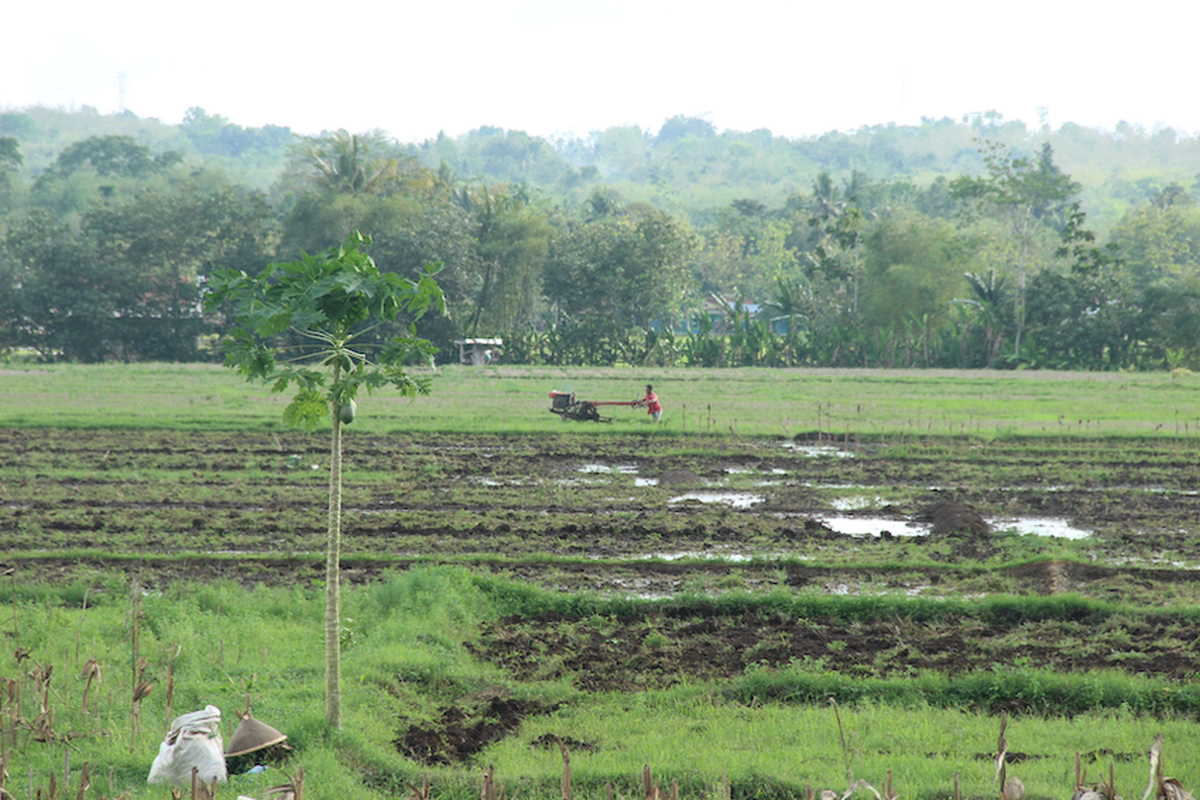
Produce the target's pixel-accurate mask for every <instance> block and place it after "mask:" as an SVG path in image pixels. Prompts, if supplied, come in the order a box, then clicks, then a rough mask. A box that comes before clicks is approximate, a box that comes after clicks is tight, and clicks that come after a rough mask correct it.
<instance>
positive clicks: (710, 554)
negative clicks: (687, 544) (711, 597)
mask: <svg viewBox="0 0 1200 800" xmlns="http://www.w3.org/2000/svg"><path fill="white" fill-rule="evenodd" d="M756 558H758V559H766V558H770V556H769V555H767V554H759V555H756V556H752V555H747V554H746V553H738V552H735V551H732V550H721V549H714V550H703V551H700V550H683V551H676V552H672V553H650V554H649V555H646V556H643V557H642V560H643V561H683V560H685V559H691V560H696V561H734V562H737V563H742V562H746V561H751V560H753V559H756Z"/></svg>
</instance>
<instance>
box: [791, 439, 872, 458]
mask: <svg viewBox="0 0 1200 800" xmlns="http://www.w3.org/2000/svg"><path fill="white" fill-rule="evenodd" d="M782 446H783V449H784V450H791V451H792V452H793V453H798V454H799V455H802V456H806V457H808V458H854V453H851V452H850V451H849V450H843V449H842V448H840V447H837V446H836V445H832V444H809V443H807V442H783V444H782Z"/></svg>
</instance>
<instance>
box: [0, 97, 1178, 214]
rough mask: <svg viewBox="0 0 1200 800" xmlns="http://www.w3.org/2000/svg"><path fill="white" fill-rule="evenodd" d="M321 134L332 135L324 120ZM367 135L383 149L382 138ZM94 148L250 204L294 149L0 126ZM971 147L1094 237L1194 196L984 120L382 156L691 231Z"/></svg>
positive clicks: (1110, 135)
mask: <svg viewBox="0 0 1200 800" xmlns="http://www.w3.org/2000/svg"><path fill="white" fill-rule="evenodd" d="M331 126H332V127H331V129H330V130H334V129H335V128H336V120H331ZM352 133H353V132H352ZM373 133H374V134H375V135H377V136H379V137H380V138H383V139H385V140H386V135H385V134H383V133H382V132H378V131H376V132H373ZM104 135H128V136H132V137H133V138H134V139H136V140H137V141H138V142H139V143H141V144H143V145H146V146H148V147H149V148H150V149H151V150H153V151H156V152H162V151H166V150H171V151H175V152H178V153H180V154H181V155H183V156H184V158H185V159H187V160H190V161H197V160H199V161H203V162H205V163H207V164H208V165H209V166H211V167H217V168H220V169H223V170H225V171H226V172H228V173H229V175H230V177H231V178H232V179H233V180H234V181H235V182H238V183H242V184H245V185H248V186H252V187H254V188H258V189H261V190H264V191H266V190H269V189H270V188H271V187H272V186H274V185H275V184H276V182H277V180H278V179H279V177H280V175H281V174H282V173H283V171H284V169H285V166H286V164H287V160H288V157H289V153H290V150H289V147H290V146H291V145H293V144H295V143H296V142H297V141H298V140H299V139H300V137H298V136H296V135H295V134H294V133H293V132H292V131H291V130H289V129H288V128H286V127H282V126H274V125H267V126H264V127H262V128H243V127H242V126H239V125H237V124H234V123H232V122H230V121H229V120H227V119H225V118H223V117H221V116H220V115H218V114H208V113H206V112H205V111H204V110H203V109H199V108H194V109H192V110H191V111H189V113H188V115H187V117H186V118H185V119H184V121H183V122H182V123H181V124H180V125H166V124H164V123H161V122H159V121H157V120H154V119H141V118H139V117H137V116H136V115H134V114H132V113H128V112H127V113H125V114H118V115H101V114H98V113H96V112H95V111H94V110H91V109H88V108H86V107H85V108H84V109H82V110H79V111H75V112H68V111H64V110H62V109H50V108H41V107H35V108H26V109H18V110H10V111H6V112H4V113H0V137H13V138H16V139H17V140H18V141H19V142H20V147H21V153H22V155H23V156H24V165H23V171H24V173H25V175H26V177H27V178H36V177H37V176H38V175H39V174H40V173H42V172H43V171H45V170H46V169H48V168H49V167H50V166H51V165H52V164H53V163H54V161H55V159H56V158H57V157H58V156H59V154H60V153H61V152H62V150H63V149H65V148H66V147H67V146H69V145H70V144H72V143H73V142H76V141H80V140H83V139H87V138H89V137H94V136H104ZM980 139H988V140H993V141H999V142H1002V143H1004V144H1006V145H1008V146H1009V147H1011V148H1012V151H1013V153H1014V154H1016V155H1025V156H1029V155H1032V154H1033V153H1035V152H1036V151H1037V150H1038V149H1039V148H1040V147H1041V146H1042V144H1043V143H1045V142H1049V143H1050V145H1051V146H1052V147H1053V149H1054V155H1055V161H1056V163H1057V164H1058V165H1059V167H1060V168H1061V169H1062V170H1063V171H1064V172H1066V173H1067V174H1069V175H1071V176H1072V177H1073V178H1074V180H1076V181H1077V182H1079V184H1080V185H1081V187H1082V189H1081V192H1080V197H1079V199H1080V203H1081V206H1082V207H1083V209H1084V210H1085V211H1086V212H1087V213H1088V215H1089V219H1090V220H1091V222H1092V223H1093V225H1095V226H1096V228H1097V229H1098V230H1101V231H1104V230H1106V229H1107V228H1108V227H1109V226H1110V225H1111V224H1112V223H1114V222H1115V221H1116V220H1117V219H1119V218H1120V216H1121V215H1122V214H1123V213H1124V212H1125V210H1126V209H1127V208H1129V207H1130V206H1132V205H1136V204H1137V203H1139V202H1142V201H1145V200H1148V199H1151V198H1153V197H1154V196H1155V195H1156V194H1157V193H1159V192H1160V191H1161V190H1162V189H1163V188H1164V187H1166V186H1168V185H1170V184H1171V183H1176V184H1179V185H1180V186H1182V187H1184V188H1187V189H1188V190H1189V191H1191V192H1192V193H1193V194H1200V192H1198V191H1197V189H1200V137H1188V136H1181V135H1177V134H1176V133H1175V132H1174V131H1172V130H1170V129H1164V130H1145V129H1142V128H1139V127H1135V126H1131V125H1128V124H1125V123H1120V124H1118V125H1117V126H1116V127H1115V129H1114V130H1111V131H1102V130H1096V129H1092V128H1085V127H1082V126H1079V125H1075V124H1072V123H1066V124H1063V125H1061V126H1059V127H1058V128H1056V129H1053V130H1050V129H1049V128H1036V127H1031V126H1028V125H1026V124H1025V123H1023V122H1020V121H1016V120H1013V121H1005V120H1004V119H1003V117H1002V116H1001V115H1000V114H998V113H996V112H988V113H985V114H974V115H969V116H967V117H964V118H963V119H961V120H952V119H950V118H948V117H944V118H942V119H940V120H933V119H926V120H924V121H923V122H922V124H921V125H919V126H901V125H877V126H873V127H864V128H861V129H859V130H856V131H848V132H838V131H831V132H829V133H826V134H824V135H821V136H815V137H809V138H803V139H789V138H784V137H779V136H774V135H772V133H771V132H770V131H769V130H766V129H759V130H755V131H751V132H739V131H718V130H717V129H716V128H715V127H714V126H713V125H712V124H711V123H710V122H708V121H707V120H704V119H699V118H695V117H682V116H681V117H674V118H672V119H669V120H667V121H665V122H664V124H663V125H662V127H661V128H659V130H657V131H650V130H642V129H639V128H637V127H632V126H630V127H615V128H609V129H607V130H604V131H596V132H593V133H592V134H591V135H589V136H587V137H583V138H570V139H557V140H547V139H544V138H540V137H537V136H531V135H529V134H527V133H524V132H522V131H519V130H504V129H501V128H494V127H482V128H479V129H477V130H474V131H471V132H470V133H467V134H464V135H461V136H457V137H450V136H446V135H444V134H443V135H439V136H437V137H436V138H433V139H429V140H426V141H424V142H420V143H398V142H392V145H391V146H392V148H393V150H394V152H395V153H396V154H401V153H403V154H407V155H410V156H413V157H415V158H417V159H418V160H419V161H420V163H421V164H423V165H424V166H426V167H429V168H431V169H434V170H437V169H443V170H445V169H448V170H450V171H451V173H452V174H453V175H454V177H455V178H457V179H458V180H460V181H465V182H480V183H496V182H503V183H509V184H523V185H526V186H528V187H531V188H535V189H536V190H538V191H540V192H541V193H543V194H544V195H545V196H546V197H547V198H550V199H552V200H554V201H555V202H558V203H560V204H562V205H563V206H564V207H566V208H567V209H569V210H570V209H575V208H578V207H579V206H580V205H581V204H582V203H583V202H584V201H585V200H587V198H588V197H590V196H591V195H592V194H593V193H594V191H595V190H596V188H597V187H598V186H602V187H605V188H606V189H608V190H610V191H612V192H614V193H615V194H616V195H617V196H619V197H621V198H622V199H623V201H625V202H644V203H648V204H650V205H652V206H654V207H657V208H660V209H663V210H666V211H669V212H671V213H672V214H676V215H679V216H682V217H685V218H686V219H688V221H690V222H691V223H693V224H696V225H700V226H704V225H711V224H715V222H716V214H717V209H720V208H723V207H727V206H729V205H730V204H731V203H732V202H733V201H735V200H740V199H751V200H753V201H755V202H757V203H761V204H763V205H765V206H766V207H767V208H779V207H781V206H783V205H784V203H785V202H786V200H787V198H788V197H790V196H792V195H794V194H797V193H803V192H807V191H809V190H810V189H811V187H812V184H813V181H814V180H815V179H816V178H817V176H818V174H820V173H821V172H825V173H828V174H830V175H831V176H832V177H833V178H834V179H835V180H838V181H841V180H845V179H847V178H849V176H850V175H851V174H852V173H855V172H857V173H859V174H861V175H862V176H863V177H864V178H866V179H868V180H870V181H873V182H890V183H893V184H897V185H900V186H903V185H905V184H910V183H911V184H913V185H915V186H918V187H928V186H929V185H930V184H932V183H933V182H934V181H935V180H936V179H937V178H938V177H939V176H941V177H945V178H947V179H952V178H953V177H955V176H957V175H961V174H977V173H979V172H980V171H982V169H983V162H982V161H981V159H980V156H979V150H978V146H977V142H978V140H980Z"/></svg>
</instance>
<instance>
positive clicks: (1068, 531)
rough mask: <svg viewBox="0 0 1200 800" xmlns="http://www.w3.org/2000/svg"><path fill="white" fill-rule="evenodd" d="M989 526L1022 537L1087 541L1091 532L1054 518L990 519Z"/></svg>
mask: <svg viewBox="0 0 1200 800" xmlns="http://www.w3.org/2000/svg"><path fill="white" fill-rule="evenodd" d="M987 524H988V525H989V526H991V529H992V530H993V531H995V532H1001V531H1009V532H1012V533H1019V534H1021V535H1022V536H1051V537H1054V538H1057V539H1086V538H1088V537H1089V536H1091V535H1092V532H1091V531H1084V530H1080V529H1079V528H1074V527H1072V526H1071V524H1070V523H1069V522H1067V521H1066V520H1065V519H1056V518H1054V517H1020V518H1018V517H1002V518H999V519H989V520H988V521H987Z"/></svg>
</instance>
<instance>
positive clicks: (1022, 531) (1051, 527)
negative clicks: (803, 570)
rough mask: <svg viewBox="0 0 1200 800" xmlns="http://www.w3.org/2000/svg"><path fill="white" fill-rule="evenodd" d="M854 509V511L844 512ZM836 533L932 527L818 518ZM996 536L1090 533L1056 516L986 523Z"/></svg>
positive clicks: (915, 532)
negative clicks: (1009, 534)
mask: <svg viewBox="0 0 1200 800" xmlns="http://www.w3.org/2000/svg"><path fill="white" fill-rule="evenodd" d="M842 510H853V509H842ZM818 519H819V520H820V521H821V522H823V523H824V524H825V525H826V526H828V527H829V529H830V530H832V531H833V532H835V533H840V534H843V535H845V536H858V537H878V536H881V535H883V532H884V531H886V532H887V533H889V534H891V535H892V536H928V535H929V530H930V527H931V525H930V524H929V523H927V522H911V521H908V520H897V519H888V518H886V517H850V516H840V515H832V516H823V517H818ZM986 522H987V524H988V526H989V527H990V528H991V530H992V532H993V533H1015V534H1018V535H1020V536H1046V537H1051V538H1058V539H1086V538H1088V537H1090V536H1091V535H1092V532H1091V531H1085V530H1080V529H1079V528H1075V527H1072V526H1071V524H1070V523H1068V522H1067V521H1066V520H1064V519H1056V518H1053V517H999V518H993V519H987V520H986Z"/></svg>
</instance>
